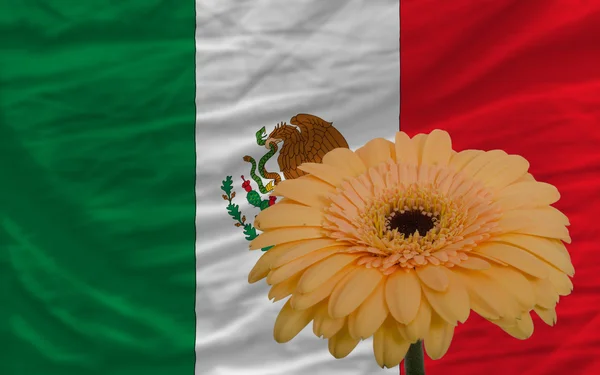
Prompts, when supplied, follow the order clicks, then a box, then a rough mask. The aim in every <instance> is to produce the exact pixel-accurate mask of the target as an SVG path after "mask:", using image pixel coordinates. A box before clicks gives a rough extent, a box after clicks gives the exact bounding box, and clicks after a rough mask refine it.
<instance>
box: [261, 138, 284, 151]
mask: <svg viewBox="0 0 600 375" xmlns="http://www.w3.org/2000/svg"><path fill="white" fill-rule="evenodd" d="M279 142H281V139H277V138H268V139H267V140H266V141H265V148H267V149H269V148H271V143H275V144H278V143H279Z"/></svg>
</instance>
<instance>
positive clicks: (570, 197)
mask: <svg viewBox="0 0 600 375" xmlns="http://www.w3.org/2000/svg"><path fill="white" fill-rule="evenodd" d="M400 21H401V28H400V46H401V47H400V50H401V54H400V55H401V63H402V79H401V92H402V100H401V119H400V120H401V121H400V125H401V128H402V130H404V131H406V132H408V133H410V134H416V133H420V132H429V131H430V130H431V129H434V128H441V129H446V130H447V131H449V132H450V134H451V135H452V137H453V144H454V145H455V147H456V148H457V149H459V150H463V149H469V148H470V149H488V150H490V149H503V150H505V151H507V152H508V153H514V154H519V155H523V156H524V157H526V158H527V159H528V160H529V162H530V164H531V168H530V170H531V173H532V174H534V176H535V177H536V179H538V180H539V181H546V182H549V183H551V184H553V185H556V186H557V188H558V189H559V190H560V192H561V196H562V197H561V199H560V201H558V203H557V208H559V209H560V210H562V211H563V212H565V214H566V215H567V216H568V217H569V218H570V220H571V227H570V232H571V237H572V239H573V242H572V244H571V245H569V246H568V249H569V251H570V253H571V256H572V260H573V264H574V266H575V269H576V274H575V277H574V279H573V284H574V291H573V293H572V295H570V296H568V297H566V298H564V299H561V301H560V303H559V304H558V307H557V314H558V321H557V324H556V325H555V326H554V327H548V326H546V325H545V324H543V323H542V322H541V321H540V320H539V319H537V317H536V319H534V323H535V331H534V333H533V336H532V337H531V338H529V339H528V340H526V341H518V340H516V339H514V338H512V337H510V336H508V335H506V334H505V333H504V332H502V331H501V330H500V329H498V328H497V327H494V326H491V325H490V324H489V323H487V322H484V321H483V319H478V317H477V316H476V315H475V314H471V317H470V318H469V321H468V322H467V324H465V325H464V326H462V327H458V328H457V329H456V334H455V338H454V340H453V342H452V346H451V347H450V350H449V352H448V354H447V355H446V356H445V357H444V358H443V359H442V360H440V361H429V362H428V363H427V370H428V372H427V374H428V375H429V374H431V375H437V374H463V375H468V374H473V375H474V374H482V373H487V374H499V373H505V374H527V375H558V374H597V373H600V361H598V353H599V352H600V342H599V341H598V338H597V336H598V332H600V315H599V314H598V306H600V294H598V291H599V290H600V279H599V278H598V272H599V270H600V268H599V266H598V264H599V263H598V262H597V261H596V258H597V256H596V254H597V248H598V246H597V244H596V240H595V237H594V236H595V235H596V234H597V233H598V230H597V228H596V222H597V219H596V218H597V216H598V212H599V211H600V199H599V194H600V193H599V192H600V176H599V174H598V173H599V171H600V151H599V150H600V147H599V145H600V69H598V66H600V49H598V43H599V39H598V35H600V4H598V3H597V2H593V1H562V0H555V1H517V0H504V1H486V2H479V1H466V0H465V1H451V2H447V1H440V0H412V1H411V0H403V1H401V20H400Z"/></svg>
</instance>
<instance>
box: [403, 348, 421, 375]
mask: <svg viewBox="0 0 600 375" xmlns="http://www.w3.org/2000/svg"><path fill="white" fill-rule="evenodd" d="M404 369H405V370H406V375H425V359H424V355H423V343H422V342H421V341H417V342H415V343H414V344H411V345H410V348H408V352H407V353H406V356H405V357H404Z"/></svg>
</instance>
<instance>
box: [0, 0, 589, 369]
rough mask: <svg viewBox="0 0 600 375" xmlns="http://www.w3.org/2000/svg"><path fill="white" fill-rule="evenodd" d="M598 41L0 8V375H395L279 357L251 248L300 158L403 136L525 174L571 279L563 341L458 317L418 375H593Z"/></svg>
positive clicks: (389, 21) (425, 20)
mask: <svg viewBox="0 0 600 375" xmlns="http://www.w3.org/2000/svg"><path fill="white" fill-rule="evenodd" d="M399 15H400V16H399ZM598 25H600V5H597V4H595V3H594V2H591V1H590V2H571V1H566V0H553V1H527V2H524V1H517V0H500V1H493V2H492V1H489V2H479V1H468V0H457V1H453V2H448V1H442V0H402V1H400V2H399V1H391V0H375V1H358V0H346V1H341V0H339V1H327V2H325V1H316V0H311V1H309V0H292V1H285V2H283V1H275V0H265V1H234V0H221V1H211V0H196V1H195V2H194V1H189V0H181V1H175V2H168V1H156V0H146V1H140V0H131V1H127V2H122V3H116V2H110V4H109V3H107V2H103V1H86V2H74V1H68V0H56V1H52V2H46V3H44V4H42V3H40V2H35V1H29V0H23V1H10V0H3V1H0V33H1V35H2V37H0V266H1V269H0V338H1V342H2V343H4V344H5V345H4V346H3V349H2V354H3V355H2V356H1V358H2V359H1V360H0V373H1V374H7V375H13V374H14V375H80V374H98V375H100V374H101V375H135V374H144V375H162V374H168V375H229V374H235V375H280V374H281V375H291V374H299V375H300V374H301V375H304V374H314V375H321V374H328V375H329V374H331V375H337V374H340V375H341V374H343V375H350V374H356V375H362V374H388V373H389V374H397V373H398V371H399V369H398V368H397V367H396V368H392V369H380V368H379V366H377V363H376V362H375V360H374V359H373V353H372V347H371V344H370V342H369V341H370V340H366V341H367V342H362V343H360V344H359V345H358V347H357V348H356V349H355V350H354V351H353V352H352V353H351V354H350V355H349V356H348V357H347V358H345V359H341V360H336V359H334V358H333V357H332V356H331V355H330V354H329V352H328V349H327V343H326V342H325V341H323V340H319V339H317V338H315V337H314V335H313V334H312V329H311V327H310V326H309V327H307V328H306V329H305V330H304V331H302V332H301V333H300V334H299V335H298V336H297V337H296V338H295V339H294V340H292V341H291V342H289V343H286V344H278V343H276V342H275V341H274V339H273V324H274V322H275V319H276V316H277V314H278V312H279V310H280V309H281V307H282V305H283V303H284V301H277V302H275V303H273V302H271V301H269V298H268V297H267V295H268V293H269V287H268V285H267V284H266V283H265V282H264V281H262V282H259V283H255V284H252V285H249V284H248V273H249V272H250V270H251V269H252V267H253V265H254V264H255V263H256V261H257V259H258V258H259V257H260V255H262V253H263V252H262V251H260V250H259V251H248V240H251V239H253V238H254V237H255V236H256V235H257V234H258V233H259V231H257V230H256V228H254V226H253V224H252V220H253V218H254V216H255V215H257V214H258V213H259V212H260V211H261V210H263V209H265V208H267V207H269V205H270V204H272V203H273V202H274V201H273V199H272V198H270V197H269V193H270V191H271V189H272V187H273V186H274V185H275V184H276V183H277V182H278V181H280V180H285V179H287V178H294V176H295V173H298V170H297V168H296V167H297V165H298V164H299V161H302V160H306V159H303V158H305V157H307V156H306V155H311V156H310V157H311V158H313V159H315V158H317V159H318V158H319V157H322V155H323V154H324V153H326V152H327V151H328V150H330V149H332V148H335V147H349V148H351V149H355V148H357V147H359V146H361V145H362V144H364V143H365V142H367V141H368V140H370V139H372V138H375V137H383V138H388V139H393V137H394V134H395V132H397V131H398V129H399V127H400V129H401V130H403V131H405V132H407V133H408V134H410V135H415V134H418V133H429V132H430V131H431V130H432V129H436V128H438V129H444V130H446V131H448V132H449V133H450V135H451V136H452V140H453V145H454V148H455V149H457V150H464V149H470V148H472V149H484V150H490V149H503V150H505V151H507V152H508V153H514V154H519V155H523V156H524V157H526V158H527V159H528V160H529V162H530V164H531V168H530V170H531V172H532V173H533V174H534V175H535V176H536V179H538V180H539V181H545V182H549V183H551V184H553V185H555V186H557V188H558V189H559V190H560V192H561V200H560V201H559V202H558V203H557V208H559V209H560V210H561V211H563V212H564V213H565V214H566V215H567V216H568V217H569V218H570V220H571V227H570V230H571V236H572V238H573V243H572V244H571V245H569V246H568V249H569V252H570V253H571V257H572V260H573V264H574V266H575V269H576V270H577V274H576V276H575V278H574V279H573V283H574V287H575V289H574V291H573V294H572V295H570V296H569V297H567V298H565V300H564V302H563V301H562V300H561V303H560V304H559V305H558V307H557V314H558V321H557V324H556V325H555V326H554V327H548V326H546V325H543V324H540V321H539V319H537V318H536V319H534V323H535V333H534V334H533V336H532V337H531V338H530V339H528V340H526V341H518V340H516V339H514V338H512V337H510V336H508V335H506V334H505V333H504V332H502V331H501V330H500V329H498V328H497V327H495V326H493V325H490V324H489V323H485V322H483V319H479V318H478V317H476V316H475V314H473V315H472V317H471V318H469V321H468V322H467V323H466V324H464V326H463V325H461V326H459V327H458V328H457V329H456V332H455V336H454V338H453V341H452V345H451V347H450V350H449V351H448V353H447V354H446V355H445V356H444V358H443V359H441V360H438V361H431V360H427V363H426V366H427V367H426V368H427V374H428V375H436V374H455V373H460V374H464V375H470V374H481V373H489V374H496V373H499V372H501V373H507V374H528V375H548V374H549V375H554V374H566V373H589V374H594V373H599V372H600V363H599V362H598V361H597V360H596V358H597V353H598V351H600V343H599V341H598V340H597V338H596V336H597V335H596V332H598V331H599V330H600V317H599V315H598V313H597V308H596V306H598V305H600V295H599V294H598V293H597V291H598V288H600V282H599V281H598V278H597V274H598V272H600V266H598V264H600V263H598V262H597V261H596V258H597V246H596V238H595V234H596V233H597V228H596V221H597V220H596V218H597V215H598V212H600V200H599V199H598V191H599V189H600V178H598V171H600V151H598V150H599V149H600V148H599V147H598V145H599V144H600V70H599V69H598V68H597V67H598V66H600V49H598V35H600V28H599V26H598ZM297 133H302V134H304V135H305V136H308V134H310V135H311V139H312V141H311V144H310V147H309V146H306V145H303V146H299V145H298V146H296V145H297V143H294V141H295V140H296V141H297V139H298V138H297V137H298V134H297ZM315 160H316V159H315ZM263 250H265V251H268V249H263ZM573 369H576V370H573Z"/></svg>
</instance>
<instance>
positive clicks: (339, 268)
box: [249, 130, 574, 367]
mask: <svg viewBox="0 0 600 375" xmlns="http://www.w3.org/2000/svg"><path fill="white" fill-rule="evenodd" d="M528 168H529V163H528V162H527V160H525V159H524V158H522V157H520V156H517V155H508V154H507V153H506V152H504V151H500V150H493V151H487V152H485V151H478V150H466V151H461V152H455V151H453V150H452V146H451V140H450V136H449V135H448V133H446V132H444V131H440V130H434V131H433V132H432V133H431V134H429V135H425V134H419V135H416V136H415V137H413V138H412V139H411V138H409V137H408V136H407V135H406V134H405V133H403V132H399V133H397V134H396V139H395V143H393V142H390V141H387V140H385V139H374V140H372V141H370V142H368V143H367V144H366V145H365V146H364V147H361V148H359V149H358V150H356V152H353V151H351V150H349V149H335V150H333V151H331V152H329V153H328V154H327V155H325V157H324V158H323V162H322V164H316V163H306V164H303V165H302V166H301V167H300V169H301V170H303V171H305V172H307V173H309V175H306V176H303V177H301V178H298V179H294V180H286V181H283V182H281V183H280V184H279V185H278V186H277V187H276V188H275V190H274V192H273V194H274V195H277V196H281V197H283V199H282V200H281V202H280V203H277V204H275V205H274V206H272V207H270V208H268V209H266V210H264V211H262V212H261V213H260V214H259V215H258V216H257V217H256V220H255V226H256V227H257V228H258V229H260V230H261V231H263V233H262V234H260V235H259V236H258V238H256V239H255V240H254V241H252V243H251V244H250V248H251V249H260V248H262V247H265V246H271V245H274V247H273V248H272V249H271V250H269V251H268V252H266V253H265V254H264V255H263V256H262V257H261V258H260V259H259V260H258V262H257V264H256V266H255V267H254V268H253V269H252V271H251V272H250V275H249V282H251V283H253V282H256V281H258V280H260V279H262V278H264V277H266V278H267V283H268V284H270V285H272V288H271V290H270V293H269V297H270V298H272V299H275V300H280V299H283V298H285V297H288V296H290V295H291V298H289V300H288V301H287V302H286V304H285V305H284V307H283V308H282V310H281V312H280V313H279V316H278V318H277V320H276V322H275V329H274V336H275V340H276V341H277V342H280V343H283V342H287V341H289V340H291V339H292V338H293V337H294V336H296V335H297V334H298V333H299V332H300V331H301V330H302V329H303V328H304V327H305V326H306V325H307V324H308V323H309V322H311V321H313V331H314V333H315V335H317V336H319V337H324V338H326V339H328V340H329V351H330V352H331V354H332V355H333V356H334V357H336V358H342V357H345V356H347V355H348V354H349V353H350V352H351V351H352V350H353V349H354V348H355V347H356V345H357V344H358V342H359V341H360V340H361V339H365V338H368V337H371V336H373V337H374V340H373V349H374V353H375V358H376V360H377V363H378V364H379V365H380V366H382V367H384V366H385V367H393V366H396V365H398V364H399V363H400V361H401V360H402V359H403V357H404V356H405V354H406V351H407V350H408V348H409V346H410V344H411V343H415V342H417V341H419V340H423V341H424V345H425V350H426V352H427V354H428V355H429V357H431V358H433V359H438V358H441V357H442V356H443V355H444V354H445V353H446V351H447V350H448V347H449V345H450V342H451V340H452V336H453V333H454V328H455V327H456V326H457V324H458V322H461V323H464V322H465V321H466V320H467V318H468V317H469V313H470V311H471V310H472V311H474V312H475V313H477V314H479V315H481V316H482V317H484V318H485V319H487V320H489V321H490V322H492V323H494V324H496V325H498V326H499V327H500V328H502V329H503V330H504V331H506V332H507V333H508V334H510V335H512V336H514V337H516V338H519V339H525V338H528V337H529V336H530V335H531V334H532V332H533V322H532V320H531V316H530V313H531V312H532V311H534V312H535V313H536V314H537V315H539V316H540V318H541V319H542V320H543V321H544V322H546V323H547V324H549V325H553V324H554V323H555V322H556V313H555V306H556V303H557V302H558V299H559V296H564V295H567V294H569V293H570V292H571V290H572V283H571V281H570V279H569V277H568V276H567V275H570V276H572V275H573V274H574V269H573V266H572V264H571V261H570V257H569V254H568V253H567V250H566V249H565V246H564V244H563V241H564V242H567V243H569V242H570V240H571V239H570V237H569V232H568V230H567V228H566V226H568V225H569V220H568V219H567V217H566V216H565V215H564V214H562V213H561V212H560V211H558V210H557V209H555V208H554V207H552V206H550V205H551V204H553V203H555V202H556V201H557V200H558V199H559V193H558V191H557V189H556V188H555V187H554V186H552V185H549V184H546V183H543V182H538V181H536V180H535V179H534V178H533V176H532V175H531V174H529V173H528Z"/></svg>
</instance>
